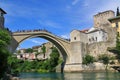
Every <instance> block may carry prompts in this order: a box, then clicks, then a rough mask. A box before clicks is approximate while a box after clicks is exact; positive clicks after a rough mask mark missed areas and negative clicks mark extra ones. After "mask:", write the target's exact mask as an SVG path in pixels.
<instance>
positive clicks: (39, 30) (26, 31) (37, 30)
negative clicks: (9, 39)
mask: <svg viewBox="0 0 120 80" xmlns="http://www.w3.org/2000/svg"><path fill="white" fill-rule="evenodd" d="M41 31H44V32H48V33H50V34H52V32H50V31H48V30H46V29H35V30H17V31H15V32H13V33H23V32H24V33H28V32H41ZM54 36H56V37H58V38H61V39H63V40H67V41H70V39H66V38H63V37H61V36H58V35H54Z"/></svg>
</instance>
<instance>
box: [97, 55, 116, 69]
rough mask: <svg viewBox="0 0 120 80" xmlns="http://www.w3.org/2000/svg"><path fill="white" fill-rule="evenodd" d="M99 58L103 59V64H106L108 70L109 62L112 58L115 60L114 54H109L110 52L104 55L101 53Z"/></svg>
mask: <svg viewBox="0 0 120 80" xmlns="http://www.w3.org/2000/svg"><path fill="white" fill-rule="evenodd" d="M98 59H99V60H100V61H102V62H103V64H105V65H106V68H105V69H106V70H107V67H108V64H109V62H110V60H113V59H115V58H114V57H113V56H111V55H108V54H102V55H99V57H98Z"/></svg>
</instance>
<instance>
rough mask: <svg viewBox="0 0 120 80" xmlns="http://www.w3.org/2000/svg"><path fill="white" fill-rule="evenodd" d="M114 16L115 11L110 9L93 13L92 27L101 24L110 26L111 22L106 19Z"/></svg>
mask: <svg viewBox="0 0 120 80" xmlns="http://www.w3.org/2000/svg"><path fill="white" fill-rule="evenodd" d="M114 16H115V13H114V12H113V11H112V10H108V11H104V12H100V13H98V14H96V15H94V27H96V28H101V27H102V26H103V25H108V26H110V25H111V23H110V22H109V21H108V19H109V18H112V17H114Z"/></svg>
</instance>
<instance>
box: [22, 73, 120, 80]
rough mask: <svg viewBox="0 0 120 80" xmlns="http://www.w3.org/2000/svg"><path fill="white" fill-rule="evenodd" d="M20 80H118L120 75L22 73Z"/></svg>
mask: <svg viewBox="0 0 120 80" xmlns="http://www.w3.org/2000/svg"><path fill="white" fill-rule="evenodd" d="M20 80H120V73H102V72H101V73H95V72H84V73H62V74H61V73H22V74H21V79H20Z"/></svg>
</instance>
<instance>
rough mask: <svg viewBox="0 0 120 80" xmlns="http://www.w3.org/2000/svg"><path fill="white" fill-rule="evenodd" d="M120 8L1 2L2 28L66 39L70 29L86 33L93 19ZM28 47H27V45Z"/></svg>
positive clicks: (74, 2)
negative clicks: (43, 32) (43, 33)
mask: <svg viewBox="0 0 120 80" xmlns="http://www.w3.org/2000/svg"><path fill="white" fill-rule="evenodd" d="M118 6H120V0H0V7H1V8H3V9H4V10H5V11H6V12H7V14H6V15H5V19H6V20H5V27H8V28H9V29H10V30H11V31H13V32H14V31H17V30H31V29H47V30H48V31H50V32H52V33H54V34H55V35H58V36H61V37H65V38H69V34H70V32H71V31H72V30H73V29H77V30H82V29H88V28H90V27H92V25H93V15H95V14H97V13H98V12H103V11H106V10H113V11H115V12H116V8H117V7H118ZM43 42H46V40H44V39H41V38H33V39H28V40H26V41H24V42H23V43H22V44H21V47H22V48H28V47H31V46H33V45H39V44H42V43H43ZM28 44H29V45H28Z"/></svg>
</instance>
